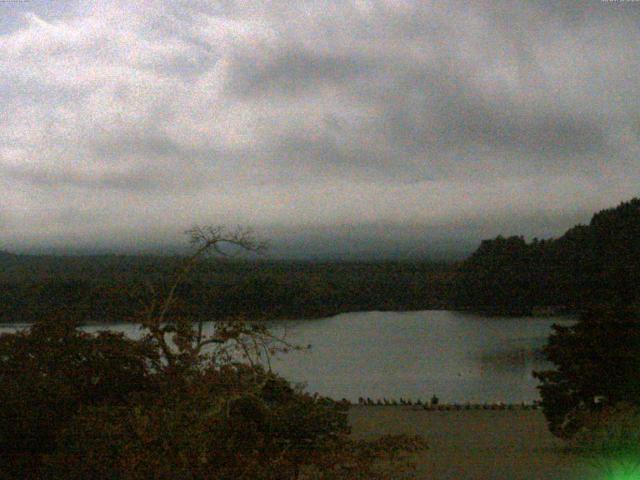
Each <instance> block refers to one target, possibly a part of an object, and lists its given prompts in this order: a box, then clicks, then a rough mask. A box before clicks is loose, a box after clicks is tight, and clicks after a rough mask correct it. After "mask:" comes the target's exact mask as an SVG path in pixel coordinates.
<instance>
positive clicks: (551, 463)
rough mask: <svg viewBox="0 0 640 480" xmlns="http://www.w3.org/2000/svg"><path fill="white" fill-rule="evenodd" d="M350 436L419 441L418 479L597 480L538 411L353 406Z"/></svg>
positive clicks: (416, 459) (595, 475) (594, 472)
mask: <svg viewBox="0 0 640 480" xmlns="http://www.w3.org/2000/svg"><path fill="white" fill-rule="evenodd" d="M349 419H350V422H351V424H352V426H353V435H354V436H355V437H357V438H363V439H372V438H376V437H378V436H380V435H384V434H401V433H404V434H411V435H416V434H417V435H422V436H424V437H425V439H426V440H427V443H428V444H429V449H428V450H426V451H424V452H422V453H420V454H418V455H416V457H415V461H416V465H417V478H418V479H438V480H448V479H451V480H467V479H468V480H471V479H473V480H479V479H491V480H503V479H504V480H540V479H545V480H584V479H595V478H599V477H598V475H597V472H596V471H594V469H593V468H592V467H590V466H589V465H588V464H587V463H586V462H585V461H584V460H582V459H581V458H580V457H579V456H577V455H576V454H574V453H572V452H570V451H568V450H567V449H565V448H564V445H563V443H562V442H561V441H560V440H558V439H557V438H555V437H553V436H552V435H551V433H549V431H548V429H547V426H546V424H545V420H544V417H543V415H542V412H541V411H539V410H525V409H513V410H452V411H447V410H440V411H426V410H424V409H421V408H417V407H404V406H402V407H396V406H382V407H371V406H353V407H351V409H350V411H349Z"/></svg>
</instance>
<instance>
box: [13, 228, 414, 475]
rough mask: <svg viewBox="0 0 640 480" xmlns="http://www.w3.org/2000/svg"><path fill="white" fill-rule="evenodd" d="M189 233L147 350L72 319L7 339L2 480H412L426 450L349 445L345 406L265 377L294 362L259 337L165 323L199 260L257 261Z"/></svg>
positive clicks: (144, 320) (236, 324) (222, 234)
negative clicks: (188, 248)
mask: <svg viewBox="0 0 640 480" xmlns="http://www.w3.org/2000/svg"><path fill="white" fill-rule="evenodd" d="M190 233H191V236H192V243H193V244H194V253H193V254H192V255H191V256H190V257H188V258H187V259H186V260H185V262H184V263H183V264H182V265H181V267H180V269H179V270H178V271H177V272H176V275H175V277H174V280H173V281H172V283H170V284H169V285H168V288H167V290H166V293H165V292H162V293H160V294H158V293H157V292H158V290H157V289H155V288H151V292H152V295H151V298H150V299H149V301H148V302H147V304H146V306H145V308H144V310H143V312H142V314H141V317H140V319H139V321H140V322H141V324H142V329H143V335H142V336H141V338H140V339H139V340H131V339H127V338H125V337H123V336H122V335H120V334H116V333H108V332H101V333H98V334H89V333H86V332H82V331H81V330H79V329H78V325H77V323H74V322H71V321H69V320H68V319H67V317H66V316H65V315H62V316H59V317H56V316H53V317H50V319H48V320H44V321H40V322H38V323H36V324H35V325H33V326H32V327H30V328H29V330H27V331H22V332H17V333H13V334H4V335H2V336H0V451H1V452H2V456H0V478H2V479H25V478H29V479H44V480H48V479H78V480H80V479H88V478H91V479H109V480H120V479H122V480H146V479H159V480H160V479H167V480H169V479H190V480H205V479H207V480H208V479H211V480H213V479H216V480H243V479H246V480H249V479H251V480H295V479H376V478H378V479H385V478H394V479H396V478H410V477H409V476H408V475H410V468H409V467H410V465H406V464H404V463H403V462H402V460H405V459H406V455H407V454H409V453H410V452H412V451H415V450H418V449H421V448H424V444H423V442H422V440H421V439H419V438H409V437H384V438H381V439H379V440H378V441H375V442H361V441H355V440H352V439H351V438H350V437H349V433H350V431H349V425H348V422H347V408H348V405H345V404H342V403H337V402H335V401H333V400H331V399H328V398H322V397H318V396H315V395H309V394H306V393H303V392H302V391H300V390H299V389H296V388H293V387H292V386H291V385H290V383H289V382H287V381H286V380H285V379H283V378H281V377H279V376H277V375H275V374H274V373H272V372H270V371H269V369H268V368H263V367H262V360H265V359H268V357H269V356H270V355H272V354H277V353H278V352H282V351H286V350H288V349H290V348H296V347H295V346H292V345H289V344H287V343H286V342H284V340H282V339H277V338H274V337H273V336H272V335H271V334H270V333H269V331H268V330H267V329H266V328H265V327H264V325H263V324H247V323H245V322H242V321H229V322H219V323H217V324H216V325H215V330H214V332H211V333H209V334H206V333H205V332H204V331H203V322H199V323H193V322H192V321H191V320H190V319H188V318H184V317H179V316H176V315H175V314H173V315H171V314H170V312H171V311H172V309H174V308H175V305H176V304H177V299H178V297H179V287H180V286H181V285H182V284H183V282H184V281H185V279H186V278H188V276H189V274H190V272H191V271H192V269H193V268H194V266H195V265H196V264H197V262H198V261H200V259H201V257H202V256H203V255H204V254H206V253H207V252H208V251H210V250H215V251H218V249H219V247H220V246H221V245H222V244H225V245H227V244H230V245H231V246H234V247H238V248H241V249H244V250H250V251H256V250H257V249H258V247H259V244H258V243H257V242H255V241H254V240H253V237H251V236H250V235H249V234H248V233H247V232H246V231H242V230H238V231H234V232H228V231H226V230H224V229H221V228H207V229H194V230H193V231H191V232H190ZM48 318H49V317H48ZM267 365H268V363H267ZM391 460H394V461H393V462H391V463H389V461H391ZM397 460H400V461H397ZM385 469H386V471H385Z"/></svg>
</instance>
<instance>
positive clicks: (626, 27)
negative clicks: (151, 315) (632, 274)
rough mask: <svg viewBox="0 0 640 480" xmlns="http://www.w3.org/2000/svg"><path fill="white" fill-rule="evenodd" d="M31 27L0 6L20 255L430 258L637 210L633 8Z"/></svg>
mask: <svg viewBox="0 0 640 480" xmlns="http://www.w3.org/2000/svg"><path fill="white" fill-rule="evenodd" d="M28 3H29V4H30V5H31V6H28V5H27V4H19V5H18V6H16V7H12V5H13V4H10V3H9V4H3V5H2V6H0V8H2V9H5V10H9V11H8V15H7V16H5V17H4V18H5V20H4V23H3V24H2V25H1V28H0V93H1V94H2V98H3V106H2V107H1V108H2V111H1V114H0V185H1V186H2V189H3V192H5V195H4V199H3V203H2V205H0V210H1V211H2V221H3V224H5V225H6V226H7V228H6V229H5V231H4V232H3V233H2V235H0V241H3V242H4V243H6V244H8V245H14V246H16V248H20V245H31V246H33V245H47V244H48V243H50V244H56V245H66V243H65V242H67V243H68V244H69V245H70V246H73V245H74V244H78V245H80V244H82V245H83V246H84V247H87V248H89V247H90V246H91V244H92V242H94V243H95V244H96V245H97V244H98V243H100V242H103V243H104V242H105V241H106V240H104V239H105V238H108V239H109V241H108V242H106V244H108V245H111V246H112V247H114V248H116V247H117V246H118V245H122V246H127V248H129V247H131V245H138V244H140V245H143V244H149V245H151V244H154V245H155V244H158V243H162V242H164V241H165V239H173V240H175V239H177V238H179V235H178V232H180V231H182V230H183V229H184V228H186V227H188V226H189V225H191V224H192V223H195V222H201V223H202V222H206V223H232V224H236V223H244V224H251V225H256V226H257V227H258V228H262V229H263V230H264V232H271V233H272V234H273V235H276V236H280V237H281V238H283V239H286V238H289V239H290V238H291V235H293V236H295V235H301V237H300V238H303V237H304V233H301V232H304V231H307V230H308V231H318V232H319V231H321V232H325V233H322V235H321V234H317V235H316V237H317V238H322V239H325V238H329V237H330V235H331V232H335V235H336V238H338V237H340V236H341V235H342V236H343V237H344V234H343V233H340V232H341V231H342V230H341V229H343V230H344V227H341V226H340V225H351V227H350V228H351V230H353V231H354V232H356V233H354V234H353V235H354V237H353V238H359V239H361V240H362V241H363V242H365V243H366V244H367V245H369V244H371V245H375V241H374V240H375V238H379V239H380V242H381V243H380V245H381V246H382V247H384V249H386V250H389V251H391V250H393V248H392V247H391V246H390V245H391V244H392V243H393V235H396V236H397V238H398V239H399V241H400V240H401V239H402V242H404V244H405V245H413V246H411V247H409V246H408V247H407V248H408V249H409V250H412V251H417V250H420V247H419V243H420V239H421V238H433V239H439V240H437V242H436V240H434V242H436V243H438V242H440V243H446V242H447V241H448V240H447V239H451V240H452V241H453V240H455V239H463V238H464V239H467V240H466V241H469V242H471V241H475V240H477V239H478V238H480V237H482V236H491V235H495V234H497V233H507V234H508V233H519V231H520V232H523V233H527V234H531V235H535V232H534V230H536V231H541V232H542V233H541V234H540V235H539V236H544V235H546V234H549V233H553V232H556V234H560V233H562V230H563V229H564V228H566V227H569V226H571V225H572V224H573V223H574V222H575V221H576V218H578V217H579V216H580V215H586V213H585V212H589V211H593V210H597V209H599V208H603V207H606V206H609V205H612V204H615V203H617V202H618V201H620V200H623V199H626V198H629V197H631V196H633V195H634V194H637V193H638V191H637V183H638V180H640V162H638V154H639V153H640V121H639V118H640V117H638V114H637V112H638V111H639V109H640V85H639V84H638V82H637V78H638V76H639V74H640V31H638V29H637V21H638V19H639V18H640V8H638V6H637V5H635V4H633V3H632V2H620V3H609V2H599V1H595V0H594V1H593V2H554V1H539V2H490V1H482V2H473V3H467V4H462V3H455V2H427V1H409V0H386V1H385V0H354V1H350V2H347V1H344V2H328V1H326V2H325V1H323V0H315V1H303V2H289V1H284V0H283V1H275V0H274V1H270V2H264V3H259V4H256V3H243V2H216V5H211V4H210V2H165V1H163V0H154V1H152V2H144V3H131V2H122V1H110V2H99V4H86V3H77V4H75V3H73V2H69V3H68V4H65V5H64V7H63V6H60V7H59V8H57V9H56V8H54V7H51V4H50V3H49V2H47V4H46V5H45V4H44V3H40V2H37V1H34V2H33V3H32V2H28ZM69 212H72V213H71V214H70V213H69ZM576 212H582V213H580V215H578V214H577V213H576ZM577 215H578V216H577ZM91 218H93V219H94V221H88V220H87V219H91ZM580 218H581V217H580ZM47 219H52V220H50V221H48V220H47ZM53 219H58V220H53ZM496 219H502V220H496ZM29 220H31V221H29ZM585 220H586V218H585ZM381 225H382V226H384V227H379V226H381ZM545 226H546V227H545ZM354 229H355V230H354ZM434 229H437V230H438V232H440V233H438V234H437V235H436V234H434V233H433V231H434ZM507 229H508V230H513V231H505V230H507ZM351 230H350V231H351ZM383 231H384V232H387V231H390V232H393V233H392V234H391V236H390V237H389V234H387V233H384V234H383V233H381V232H383ZM287 232H288V233H287ZM296 232H297V233H296ZM357 232H360V233H359V234H358V233H357ZM376 232H377V233H376ZM347 237H348V238H351V237H349V236H348V235H347V236H346V237H345V238H347ZM387 237H388V238H387ZM436 237H437V238H436ZM385 238H386V240H384V239H385ZM414 240H415V241H414ZM283 241H284V240H283ZM323 241H324V240H323ZM276 243H277V242H276ZM294 243H295V242H294ZM298 243H299V242H298ZM304 244H305V243H304V242H302V243H301V245H304ZM348 244H349V242H346V243H345V245H348ZM84 247H83V248H84ZM382 247H381V248H382ZM123 248H124V247H123ZM301 248H302V247H301ZM345 248H347V247H345ZM371 248H374V249H375V246H372V247H371Z"/></svg>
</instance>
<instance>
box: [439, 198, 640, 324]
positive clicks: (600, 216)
mask: <svg viewBox="0 0 640 480" xmlns="http://www.w3.org/2000/svg"><path fill="white" fill-rule="evenodd" d="M639 292H640V198H634V199H632V200H631V201H628V202H624V203H621V204H620V205H618V206H617V207H615V208H611V209H606V210H602V211H600V212H598V213H596V214H595V215H594V216H593V218H592V219H591V222H590V223H589V224H588V225H577V226H575V227H573V228H571V229H570V230H568V231H567V232H566V233H565V234H564V235H562V236H561V237H560V238H558V239H549V240H538V239H534V240H533V241H531V242H526V241H525V240H524V238H523V237H515V236H514V237H508V238H505V237H502V236H499V237H497V238H495V239H493V240H485V241H483V242H482V244H481V245H480V247H479V248H478V249H477V250H476V251H475V252H474V253H473V254H472V255H471V256H470V257H469V258H468V259H467V260H466V261H465V262H463V264H462V265H461V266H460V268H459V270H458V272H457V275H456V282H455V291H454V292H453V298H452V302H453V303H454V304H455V305H456V306H458V307H462V308H474V309H481V310H491V311H498V312H510V313H529V312H531V311H532V310H533V309H534V308H536V307H545V306H553V307H559V308H560V309H564V310H568V311H578V310H581V309H582V308H583V307H585V306H588V305H589V304H599V303H611V302H621V303H633V302H636V301H638V298H639Z"/></svg>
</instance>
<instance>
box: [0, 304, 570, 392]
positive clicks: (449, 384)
mask: <svg viewBox="0 0 640 480" xmlns="http://www.w3.org/2000/svg"><path fill="white" fill-rule="evenodd" d="M553 323H560V324H565V325H566V324H571V323H572V320H571V319H568V318H559V317H558V318H531V317H520V318H501V317H486V316H482V315H476V314H469V313H461V312H451V311H435V310H429V311H421V312H359V313H345V314H341V315H337V316H335V317H331V318H325V319H318V320H300V321H291V320H288V321H275V322H271V323H270V324H269V325H270V328H271V329H272V331H274V333H279V334H282V333H284V332H285V331H286V338H287V340H289V341H291V342H293V343H297V344H300V345H307V344H310V345H311V346H312V347H311V349H310V350H307V351H300V352H292V353H289V354H287V355H284V356H281V357H278V358H276V359H274V360H273V362H272V365H273V368H274V370H276V371H277V372H279V373H281V374H283V375H284V376H285V377H286V378H288V379H290V380H292V381H294V382H304V383H305V384H306V389H307V390H308V391H310V392H318V393H320V394H322V395H328V396H331V397H333V398H336V399H340V398H347V399H349V400H352V401H356V400H357V399H358V397H370V398H372V399H374V400H375V399H378V398H384V397H386V398H389V399H391V398H395V399H397V398H399V397H403V398H411V399H414V400H415V399H418V398H420V399H422V400H426V399H429V398H430V397H431V396H432V395H433V394H435V395H437V396H438V397H439V398H440V400H441V401H442V402H497V401H503V402H507V403H508V402H522V401H527V402H530V401H532V400H536V399H538V398H539V395H538V392H537V390H536V384H537V381H536V380H535V379H534V378H533V377H532V375H531V371H532V370H540V369H545V368H547V367H549V365H548V364H547V363H546V362H544V361H543V360H541V359H540V358H539V355H536V350H537V349H539V348H540V347H542V346H543V345H544V344H545V342H546V339H547V337H548V335H549V333H550V332H551V325H552V324H553ZM17 327H20V326H19V325H0V333H2V332H3V331H12V330H15V329H16V328H17ZM209 327H211V325H209ZM86 329H87V330H89V331H96V330H104V329H110V330H114V331H120V332H125V333H126V334H127V335H130V336H132V337H136V336H138V335H139V334H140V330H139V327H138V326H137V325H131V324H116V325H102V326H101V325H92V326H90V327H86Z"/></svg>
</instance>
